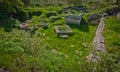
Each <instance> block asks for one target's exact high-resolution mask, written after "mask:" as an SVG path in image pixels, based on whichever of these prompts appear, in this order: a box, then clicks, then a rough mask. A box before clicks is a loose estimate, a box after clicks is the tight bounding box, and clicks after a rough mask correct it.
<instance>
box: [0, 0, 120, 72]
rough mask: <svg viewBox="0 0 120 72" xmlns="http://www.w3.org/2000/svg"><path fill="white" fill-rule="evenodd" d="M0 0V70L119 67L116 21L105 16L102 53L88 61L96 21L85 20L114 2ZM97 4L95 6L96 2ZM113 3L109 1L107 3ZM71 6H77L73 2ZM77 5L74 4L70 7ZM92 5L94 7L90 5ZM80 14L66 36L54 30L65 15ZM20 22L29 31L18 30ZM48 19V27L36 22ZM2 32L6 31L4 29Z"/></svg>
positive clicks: (88, 71)
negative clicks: (99, 59) (79, 18)
mask: <svg viewBox="0 0 120 72" xmlns="http://www.w3.org/2000/svg"><path fill="white" fill-rule="evenodd" d="M106 1H107V0H101V1H98V0H89V1H88V0H84V1H83V0H79V1H78V0H74V1H71V0H61V1H58V0H54V1H51V0H37V1H35V0H15V1H14V2H15V3H13V2H12V1H11V0H5V1H3V0H0V70H3V71H10V72H119V71H120V52H119V51H120V20H117V19H116V17H115V16H110V17H108V18H106V20H105V31H104V36H105V45H106V48H107V53H102V54H100V56H101V61H99V62H98V63H94V62H88V61H87V60H86V56H87V55H88V54H89V53H90V52H91V50H92V49H93V45H92V41H93V38H94V35H95V31H96V28H97V25H92V24H91V23H89V22H88V18H89V16H90V15H91V14H94V13H96V14H97V13H99V14H101V13H103V12H106V10H108V9H112V8H113V7H116V5H119V4H118V3H119V0H116V1H115V3H114V2H113V0H110V1H109V3H107V2H106ZM96 4H98V7H97V6H96ZM111 4H113V5H111ZM75 5H77V6H75ZM79 7H81V8H80V10H79V9H75V8H79ZM94 7H95V8H94ZM80 13H83V14H84V16H83V19H82V23H81V24H80V25H79V26H77V25H69V26H70V28H71V29H72V31H73V34H72V35H70V36H69V37H68V38H67V39H62V38H60V37H58V36H57V34H56V33H55V32H54V26H56V25H63V26H64V25H66V22H65V16H66V15H67V14H75V15H79V14H80ZM22 22H26V23H29V25H30V26H29V27H30V29H33V28H34V26H38V29H37V31H36V32H35V34H33V35H32V36H31V35H30V31H24V30H19V29H18V26H19V24H21V23H22ZM42 24H48V29H44V28H42V27H41V25H42ZM6 31H7V32H6Z"/></svg>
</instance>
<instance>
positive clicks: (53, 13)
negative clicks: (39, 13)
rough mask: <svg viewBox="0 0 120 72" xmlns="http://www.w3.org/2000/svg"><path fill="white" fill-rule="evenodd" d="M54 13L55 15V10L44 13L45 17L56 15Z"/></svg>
mask: <svg viewBox="0 0 120 72" xmlns="http://www.w3.org/2000/svg"><path fill="white" fill-rule="evenodd" d="M56 15H57V13H56V11H50V12H49V13H47V14H46V16H47V18H49V17H51V16H56Z"/></svg>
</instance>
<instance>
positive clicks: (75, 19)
mask: <svg viewBox="0 0 120 72" xmlns="http://www.w3.org/2000/svg"><path fill="white" fill-rule="evenodd" d="M82 16H83V15H82V14H80V15H79V16H76V15H69V14H68V15H66V17H65V21H66V23H67V24H77V25H79V24H80V23H81V20H82Z"/></svg>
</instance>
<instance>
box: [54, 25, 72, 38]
mask: <svg viewBox="0 0 120 72" xmlns="http://www.w3.org/2000/svg"><path fill="white" fill-rule="evenodd" d="M54 29H55V32H56V34H57V35H58V36H60V37H67V36H68V35H71V34H72V30H71V29H70V27H69V26H67V25H65V26H54Z"/></svg>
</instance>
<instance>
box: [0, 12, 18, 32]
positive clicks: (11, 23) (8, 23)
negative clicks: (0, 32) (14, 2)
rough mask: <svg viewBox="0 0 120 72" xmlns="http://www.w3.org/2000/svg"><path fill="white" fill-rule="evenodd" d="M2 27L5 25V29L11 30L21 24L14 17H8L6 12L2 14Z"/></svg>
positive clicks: (0, 17)
mask: <svg viewBox="0 0 120 72" xmlns="http://www.w3.org/2000/svg"><path fill="white" fill-rule="evenodd" d="M0 20H1V23H0V27H3V28H4V30H5V31H7V32H9V31H11V30H12V28H14V27H15V26H16V25H18V24H20V22H19V21H18V20H17V19H14V18H12V17H8V16H6V15H4V14H1V15H0Z"/></svg>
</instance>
